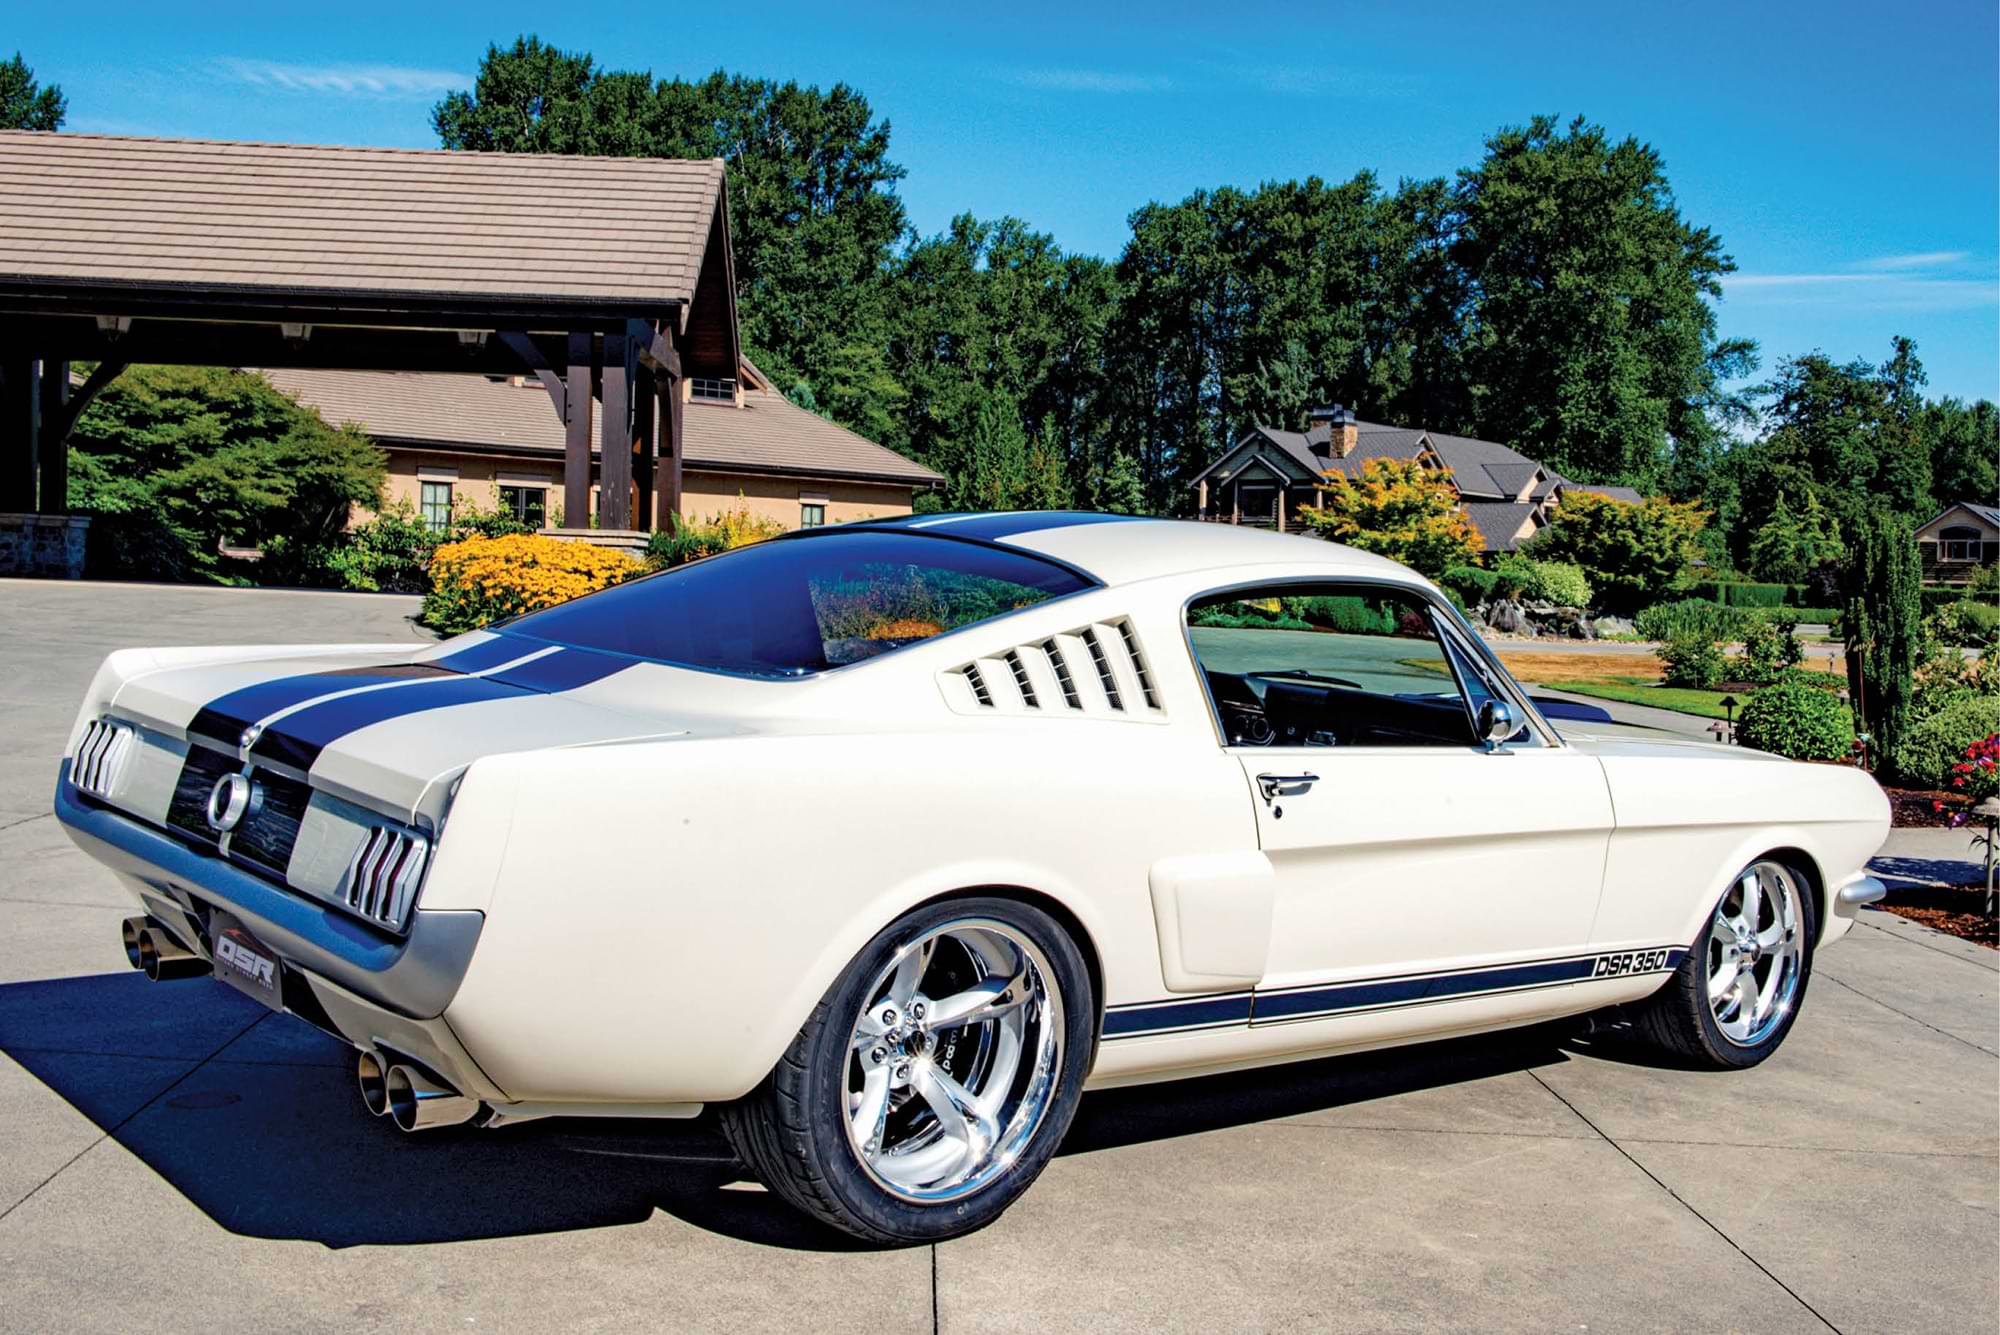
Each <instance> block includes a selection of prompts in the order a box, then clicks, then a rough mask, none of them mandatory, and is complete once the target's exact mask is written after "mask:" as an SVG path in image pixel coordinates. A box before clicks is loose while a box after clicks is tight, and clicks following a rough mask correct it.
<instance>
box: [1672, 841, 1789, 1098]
mask: <svg viewBox="0 0 2000 1335" xmlns="http://www.w3.org/2000/svg"><path fill="white" fill-rule="evenodd" d="M1817 927H1818V915H1817V914H1816V913H1815V911H1814V902H1813V895H1812V890H1811V885H1810V882H1808V881H1807V880H1806V878H1805V877H1804V876H1803V875H1801V874H1800V873H1799V872H1798V871H1797V870H1796V869H1794V868H1792V867H1788V866H1786V865H1785V864H1784V863H1782V862H1777V861H1773V860H1771V859H1768V858H1765V859H1760V860H1759V861H1757V862H1753V863H1751V864H1750V865H1749V866H1748V867H1745V868H1744V869H1743V870H1742V871H1741V872H1739V873H1738V874H1737V876H1736V879H1735V880H1734V881H1732V882H1731V883H1730V885H1729V888H1728V889H1727V890H1725V891H1724V892H1723V895H1722V898H1721V900H1720V901H1718V902H1717V904H1716V906H1715V912H1714V913H1712V914H1711V915H1709V920H1708V924H1707V926H1706V927H1705V928H1704V929H1703V930H1702V934H1701V936H1700V937H1699V938H1697V939H1696V941H1695V943H1694V948H1693V949H1692V950H1690V951H1689V952H1688V955H1687V958H1686V959H1684V960H1682V961H1681V966H1680V968H1679V969H1678V970H1676V971H1675V973H1674V976H1673V978H1672V979H1671V980H1669V981H1668V983H1667V985H1666V986H1665V987H1663V988H1661V989H1660V990H1659V991H1658V992H1656V993H1654V994H1653V995H1652V996H1651V997H1648V998H1647V999H1646V1000H1645V1001H1644V1002H1641V1003H1640V1004H1639V1006H1638V1008H1637V1014H1636V1015H1635V1016H1634V1020H1635V1024H1636V1027H1637V1029H1638V1031H1639V1033H1640V1034H1642V1035H1644V1036H1645V1037H1646V1038H1647V1039H1648V1040H1649V1041H1651V1042H1652V1043H1653V1044H1654V1045H1655V1046H1657V1047H1659V1048H1662V1049H1664V1050H1666V1051H1668V1052H1670V1053H1673V1054H1674V1055H1676V1056H1679V1057H1683V1058H1686V1059H1687V1060H1689V1061H1691V1062H1694V1063H1696V1064H1697V1065H1701V1066H1707V1067H1711V1068H1714V1069H1717V1070H1734V1069H1739V1068H1742V1067H1746V1066H1755V1065H1756V1064H1757V1063H1759V1062H1761V1061H1763V1060H1764V1059H1765V1058H1766V1057H1768V1056H1770V1055H1771V1054H1772V1053H1773V1052H1776V1051H1777V1050H1778V1045H1779V1044H1780V1043H1783V1042H1784V1041H1785V1035H1786V1034H1788V1033H1790V1032H1791V1029H1792V1022H1793V1021H1794V1020H1796V1019H1797V1018H1798V1013H1799V1005H1800V1003H1801V1002H1803V1001H1804V1000H1805V994H1806V983H1807V981H1808V980H1809V979H1810V978H1811V976H1812V944H1813V941H1814V939H1815V936H1816V933H1817Z"/></svg>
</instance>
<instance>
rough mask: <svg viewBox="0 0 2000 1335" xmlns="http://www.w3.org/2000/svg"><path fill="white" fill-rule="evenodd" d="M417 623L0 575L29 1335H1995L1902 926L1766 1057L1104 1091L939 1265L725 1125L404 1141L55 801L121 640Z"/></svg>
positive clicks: (1979, 1019) (1, 1141)
mask: <svg viewBox="0 0 2000 1335" xmlns="http://www.w3.org/2000/svg"><path fill="white" fill-rule="evenodd" d="M407 606H408V604H407V601H404V602H397V601H395V600H380V599H366V598H361V599H357V598H341V597H338V596H333V595H309V594H282V593H250V594H246V593H236V592H226V591H196V590H158V589H146V588H123V589H121V588H115V587H105V586H94V587H91V586H86V587H78V586H61V585H21V584H0V682H4V683H5V684H4V686H0V691H4V692H5V693H6V694H5V699H6V703H7V705H8V718H9V721H10V728H9V731H8V733H7V739H8V742H9V743H10V745H8V746H7V747H6V748H5V749H4V751H0V795H5V798H6V801H7V803H8V806H7V809H8V810H9V811H10V812H11V813H12V814H10V815H8V816H7V817H5V818H4V819H0V827H4V828H0V1054H4V1055H0V1125H4V1126H5V1127H6V1128H7V1133H6V1134H5V1135H4V1136H0V1277H4V1280H0V1331H36V1332H41V1331H51V1330H63V1331H88V1330H104V1331H118V1332H129V1331H146V1330H195V1329H201V1330H229V1331H234V1330H245V1331H256V1332H259V1333H260V1335H262V1333H265V1332H271V1331H280V1330H282V1331H292V1330H309V1331H313V1330H328V1331H331V1330H336V1329H338V1330H342V1331H348V1330H385V1331H387V1330H395V1331H399V1332H400V1331H405V1330H426V1331H429V1330H436V1331H444V1330H451V1331H467V1330H531V1331H544V1330H617V1331H625V1330H635V1329H654V1330H674V1331H680V1330H690V1331H693V1330H785V1331H795V1330H801V1329H811V1330H816V1331H817V1330H842V1329H857V1330H866V1331H869V1332H873V1333H875V1335H881V1333H882V1332H902V1331H913V1332H922V1331H935V1330H940V1329H942V1330H945V1331H951V1332H958V1331H1005V1330H1023V1331H1029V1330H1032V1331H1045V1330H1066V1329H1086V1328H1088V1329H1096V1330H1119V1331H1155V1330H1184V1331H1201V1332H1214V1331H1230V1330H1239V1329H1256V1330H1285V1331H1295V1330H1362V1331H1375V1330H1387V1329H1415V1328H1427V1329H1428V1328H1437V1329H1458V1330H1474V1329H1477V1330H1534V1331H1547V1330H1556V1329H1561V1330H1570V1331H1577V1330H1594V1331H1624V1330H1674V1331H1690V1330H1754V1331H1821V1332H1823V1331H1826V1330H1829V1329H1833V1330H1840V1331H1871V1330H1884V1331H1887V1330H1897V1331H1910V1330H1930V1331H1954V1332H1957V1331H1980V1330H1989V1331H1990V1330H1993V1329H1994V1328H1995V1325H1996V1311H2000V1292H1996V1277H1995V1266H1994V1258H1995V1254H1996V1248H1997V1247H2000V1225H1996V1216H1995V1184H1996V1178H2000V1164H1996V1154H2000V1108H1997V1107H1996V1100H1995V1089H1996V1080H2000V1057H1996V1055H1995V1053H1996V1050H2000V1035H1996V1029H2000V1018H1996V978H1997V977H2000V976H1996V973H1995V966H1996V956H1995V954H1994V952H1991V951H1986V950H1982V949H1980V948H1978V947H1974V946H1970V945H1967V944H1965V943H1962V942H1957V941H1953V940H1952V939H1950V938H1948V937H1941V936H1938V935H1937V934H1935V933H1931V932H1928V931H1926V930H1924V929H1922V928H1919V927H1915V926H1913V925H1911V924H1908V923H1905V922H1903V921H1902V920H1900V919H1896V918H1893V917H1890V916H1888V915H1876V914H1871V915H1868V918H1867V921H1866V923H1865V925H1864V926H1862V927H1860V928H1858V929H1857V930H1856V931H1855V933H1854V934H1853V935H1852V936H1851V937H1850V939H1849V940H1848V941H1846V942H1843V943H1842V944H1841V945H1839V946H1838V947H1835V948H1834V949H1832V950H1829V951H1828V952H1827V953H1826V954H1825V956H1823V957H1822V959H1821V960H1820V961H1819V968H1818V971H1817V973H1816V975H1815V979H1814V983H1813V987H1812V992H1811V996H1810V998H1809V999H1808V1001H1807V1003H1806V1006H1805V1010H1804V1013H1803V1015H1802V1017H1801V1019H1800V1022H1799V1025H1798V1028H1797V1029H1796V1031H1795V1032H1794V1034H1793V1036H1792V1038H1791V1040H1790V1041H1789V1042H1788V1044H1787V1045H1786V1047H1785V1050H1784V1051H1783V1052H1782V1053H1781V1054H1780V1055H1779V1056H1778V1057H1776V1058H1774V1059H1773V1060H1772V1061H1771V1062H1769V1063H1767V1064H1766V1065H1764V1066H1763V1067H1760V1068H1759V1069H1757V1070H1755V1071H1750V1072H1745V1073H1741V1074H1735V1075H1713V1074H1703V1073H1690V1072H1684V1071H1673V1070H1666V1069H1661V1068H1659V1067H1658V1066H1656V1065H1654V1064H1653V1063H1652V1062H1651V1061H1650V1059H1649V1058H1647V1057H1646V1056H1645V1055H1644V1054H1643V1053H1640V1052H1637V1051H1634V1050H1631V1049H1628V1048H1624V1047H1621V1046H1619V1045H1618V1044H1616V1043H1613V1042H1609V1041H1603V1040H1600V1041H1598V1042H1588V1041H1581V1040H1577V1039H1574V1038H1572V1037H1570V1036H1568V1035H1567V1034H1566V1033H1564V1032H1562V1031H1535V1032H1530V1033H1525V1034H1518V1035H1512V1036H1500V1037H1487V1038H1476V1039H1468V1040H1463V1041H1459V1042H1454V1043H1444V1044H1432V1045H1428V1046H1424V1047H1418V1048H1410V1049H1405V1050H1402V1051H1399V1052H1392V1053H1387V1054H1381V1055H1376V1056H1370V1057H1362V1058H1352V1059H1340V1060H1333V1061H1322V1062H1313V1063H1308V1064H1302V1065H1298V1066H1291V1067H1285V1068H1281V1069H1278V1070H1273V1071H1266V1072H1261V1073H1252V1074H1247V1075H1241V1076H1230V1077H1221V1078H1215V1079H1208V1080H1200V1081H1189V1082H1185V1083H1181V1084H1176V1085H1166V1086H1156V1087H1152V1088H1147V1089H1139V1090H1131V1091H1121V1092H1116V1093H1106V1094H1097V1095H1092V1096H1090V1097H1088V1098H1086V1100H1085V1101H1084V1108H1083V1113H1082V1116H1081V1119H1080V1121H1079V1123H1078V1125H1077V1127H1076V1129H1075V1131H1074V1132H1073V1133H1072V1135H1071V1136H1070V1138H1069V1141H1068V1143H1067V1144H1066V1146H1065V1147H1064V1151H1063V1153H1062V1155H1061V1157H1059V1158H1058V1159H1057V1160H1056V1161H1055V1163H1054V1164H1053V1166H1052V1167H1051V1168H1050V1169H1049V1171H1048V1173H1047V1174H1046V1175H1045V1176H1044V1178H1043V1179H1042V1181H1041V1182H1040V1183H1039V1184H1038V1185H1037V1186H1036V1187H1035V1189H1034V1190H1033V1191H1031V1192H1030V1193H1029V1194H1028V1195H1027V1197H1026V1198H1025V1199H1024V1200H1023V1201H1022V1202H1021V1203H1020V1205H1018V1206H1017V1207H1016V1208H1015V1209H1014V1210H1013V1211H1012V1212H1010V1213H1009V1214H1008V1216H1007V1217H1006V1218H1005V1219H1003V1220H1002V1221H1001V1222H1000V1223H999V1224H998V1225H996V1226H995V1227H993V1228H991V1229H988V1230H987V1231H985V1232H983V1233H980V1234H978V1235H976V1236H974V1237H970V1238H966V1239H963V1240H960V1241H958V1242H953V1243H950V1244H947V1245H945V1246H942V1247H937V1248H919V1249H912V1250H907V1251H898V1252H884V1253H869V1252H859V1251H856V1250H854V1249H853V1248H851V1247H850V1246H849V1245H848V1244H846V1243H845V1242H844V1241H843V1240H842V1239H840V1238H837V1237H833V1236H830V1235H828V1234H826V1233H823V1232H820V1231H817V1230H815V1229H812V1228H810V1227H807V1226H806V1225H804V1224H803V1223H801V1222H800V1221H799V1220H798V1219H797V1218H795V1217H794V1216H793V1215H792V1214H791V1213H790V1212H789V1211H787V1210H785V1209H783V1208H782V1207H780V1206H779V1205H777V1204H776V1203H775V1202H774V1201H772V1200H771V1198H770V1197H769V1196H768V1195H766V1194H765V1193H763V1192H762V1191H760V1190H755V1189H750V1188H747V1187H745V1186H744V1185H743V1184H742V1183H740V1182H737V1181H735V1180H734V1179H735V1175H734V1173H733V1172H731V1171H730V1170H729V1168H728V1167H727V1166H726V1165H723V1164H721V1163H719V1162H718V1160H719V1157H720V1156H719V1151H718V1149H717V1147H716V1146H715V1144H714V1143H713V1142H712V1141H708V1140H705V1139H703V1138H702V1137H701V1136H699V1135H698V1134H694V1133H687V1132H680V1133H678V1134H676V1135H674V1136H673V1137H671V1138H669V1139H667V1140H664V1141H663V1140H660V1139H657V1138H641V1137H640V1136H636V1135H635V1134H634V1133H633V1128H631V1127H628V1126H620V1125H616V1124H586V1125H583V1126H575V1127H567V1128H564V1127H561V1126H559V1125H558V1124H553V1123H542V1124H535V1125H530V1126H525V1127H520V1128H515V1129H511V1130H508V1131H501V1132H485V1133H481V1132H471V1133H466V1134H463V1135H454V1134H451V1133H440V1134H439V1135H437V1136H436V1137H435V1138H431V1139H424V1140H417V1139H405V1138H402V1137H399V1136H397V1135H396V1133H395V1132H393V1131H392V1130H390V1129H389V1128H387V1127H386V1126H385V1125H383V1124H382V1123H381V1122H379V1121H376V1120H372V1119H369V1118H367V1117H365V1116H364V1115H363V1114H362V1113H361V1111H360V1108H359V1104H358V1100H357V1099H356V1097H355V1095H354V1092H353V1088H352V1079H351V1076H350V1067H349V1063H348V1061H347V1058H346V1056H345V1054H344V1053H343V1052H342V1051H341V1050H340V1049H339V1048H338V1047H337V1045H335V1044H333V1043H332V1042H331V1041H329V1040H326V1039H323V1038H321V1037H320V1036H318V1035H316V1034H315V1033H314V1032H313V1031H312V1030H310V1029H307V1028H306V1027H305V1026H304V1025H302V1024H300V1023H298V1022H297V1021H294V1020H290V1019H287V1018H284V1017H276V1016H268V1015H265V1014H264V1013H262V1012H261V1011H258V1010H256V1009H255V1008H254V1007H252V1006H250V1004H249V1003H248V1002H242V1001H239V1000H238V999H237V998H236V997H235V995H234V994H233V993H230V992H229V991H227V990H226V989H223V988H220V987H217V986H215V985H214V984H213V983H211V982H209V981H207V980H194V981H190V982H183V983H170V984H159V985H151V984H147V983H146V982H144V981H143V979H141V978H140V977H138V976H137V975H135V974H134V973H132V972H131V971H130V970H128V969H127V968H126V967H125V963H124V959H123V956H122V954H121V952H120V951H119V949H118V946H117V944H116V940H115V932H116V925H117V923H118V920H119V919H120V918H121V917H123V916H124V915H125V914H126V913H127V912H129V906H128V905H127V904H126V903H125V902H124V901H123V899H122V896H121V895H120V893H119V892H118V891H117V889H116V887H115V886H114V885H113V884H112V882H111V881H110V879H109V878H108V877H107V876H105V875H104V874H102V873H101V872H99V871H98V870H97V869H96V867H95V866H94V865H93V864H91V863H89V862H88V861H87V860H85V859H84V858H82V857H81V856H80V855H79V854H77V853H76V852H75V851H74V850H73V849H71V848H70V847H69V845H68V842H67V840H65V839H64V838H63V836H62V834H61V833H60V831H59V830H57V829H56V828H55V825H54V821H53V820H52V819H49V818H47V817H43V816H39V815H36V814H34V812H33V811H31V810H30V808H31V807H33V808H39V809H46V807H45V801H46V787H47V785H48V783H49V782H50V780H51V776H52V773H53V770H54V765H55V757H56V752H57V750H58V749H59V748H60V745H61V741H62V738H63V736H64V735H65V731H66V729H67V726H68V719H69V715H70V712H71V711H72V710H73V708H74V705H75V702H76V699H77V697H78V695H79V694H80V693H81V691H82V690H83V687H84V684H85V682H86V680H87V678H88V676H89V674H90V672H91V671H92V669H93V667H94V666H95V663H96V660H97V656H98V655H99V653H100V652H101V651H102V650H103V649H104V648H105V647H107V646H109V645H113V644H119V643H128V642H131V643H166V642H193V641H201V640H231V639H252V638H254V639H262V640H272V639H290V640H303V639H316V638H323V639H340V640H352V639H367V638H384V637H396V638H407V637H409V636H410V635H411V634H412V632H411V631H410V630H409V628H408V627H407V626H406V625H404V624H403V623H402V622H401V621H400V618H401V617H402V616H403V615H404V614H405V612H406V610H407ZM1913 851H1915V852H1921V851H1922V850H1913ZM1931 851H1932V852H1933V853H1934V854H1935V853H1943V852H1948V850H1944V849H1942V848H1940V849H1936V850H1931Z"/></svg>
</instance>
